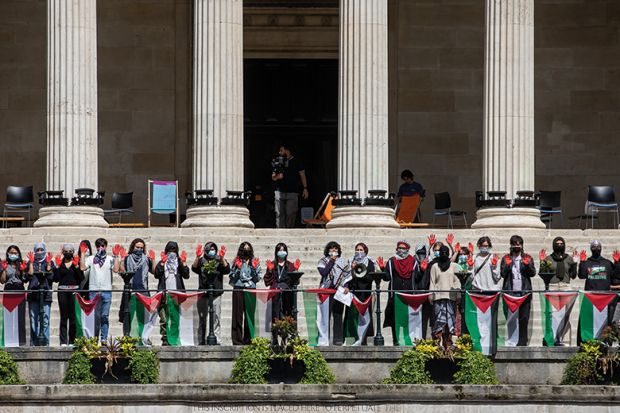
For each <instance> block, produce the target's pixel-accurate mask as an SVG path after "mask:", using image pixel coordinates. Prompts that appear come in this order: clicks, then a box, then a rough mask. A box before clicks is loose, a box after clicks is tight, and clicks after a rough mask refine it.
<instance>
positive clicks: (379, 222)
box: [325, 206, 400, 229]
mask: <svg viewBox="0 0 620 413" xmlns="http://www.w3.org/2000/svg"><path fill="white" fill-rule="evenodd" d="M325 227H326V228H327V229H334V228H400V225H398V223H397V222H396V219H395V218H394V209H393V208H390V207H378V206H346V207H336V208H334V210H333V211H332V220H331V221H329V222H328V223H327V225H326V226H325Z"/></svg>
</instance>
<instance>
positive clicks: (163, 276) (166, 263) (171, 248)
mask: <svg viewBox="0 0 620 413" xmlns="http://www.w3.org/2000/svg"><path fill="white" fill-rule="evenodd" d="M186 260H187V254H186V253H185V251H183V252H182V253H181V254H179V245H178V244H177V243H176V242H174V241H169V242H168V243H167V244H166V247H165V248H164V252H163V253H162V254H161V260H160V261H159V262H158V263H157V265H156V266H155V278H156V279H157V280H159V281H158V283H157V291H169V290H172V291H181V292H184V291H185V282H184V281H183V279H188V278H189V268H188V267H187V265H186V264H185V261H186ZM164 297H165V296H164ZM167 319H168V305H167V303H166V299H165V298H163V299H162V300H161V302H160V304H159V332H160V333H161V345H162V346H167V345H169V344H168V337H167V333H166V320H167Z"/></svg>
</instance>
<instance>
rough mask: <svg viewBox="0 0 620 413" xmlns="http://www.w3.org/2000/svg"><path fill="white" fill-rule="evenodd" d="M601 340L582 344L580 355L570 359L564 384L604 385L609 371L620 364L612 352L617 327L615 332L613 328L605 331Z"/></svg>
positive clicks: (563, 380)
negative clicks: (605, 376)
mask: <svg viewBox="0 0 620 413" xmlns="http://www.w3.org/2000/svg"><path fill="white" fill-rule="evenodd" d="M601 338H602V340H601V341H599V340H588V341H586V342H584V343H581V348H580V351H579V353H577V354H575V355H574V356H573V357H571V358H570V360H569V361H568V364H567V365H566V368H565V369H564V375H563V376H562V384H570V385H586V384H600V383H603V381H604V375H605V374H606V373H607V371H608V370H610V369H612V368H613V366H614V365H616V366H617V365H618V362H619V358H618V356H617V354H616V353H615V352H612V351H610V350H611V346H612V345H613V344H614V342H615V341H616V340H617V327H616V328H615V330H614V328H613V327H608V328H607V329H605V331H604V332H603V334H602V337H601Z"/></svg>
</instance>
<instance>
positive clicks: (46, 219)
mask: <svg viewBox="0 0 620 413" xmlns="http://www.w3.org/2000/svg"><path fill="white" fill-rule="evenodd" d="M33 226H34V227H35V228H43V227H93V228H108V226H109V225H108V223H107V222H106V220H105V219H103V209H101V208H99V207H92V206H71V207H65V206H48V207H43V208H41V209H40V210H39V219H37V220H36V221H35V222H34V224H33Z"/></svg>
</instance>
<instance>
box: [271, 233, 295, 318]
mask: <svg viewBox="0 0 620 413" xmlns="http://www.w3.org/2000/svg"><path fill="white" fill-rule="evenodd" d="M297 263H299V260H297V261H296V263H295V264H294V263H292V262H291V261H290V260H289V259H288V246H287V245H286V244H285V243H283V242H280V243H278V245H276V248H275V251H274V258H273V261H271V260H267V262H266V266H267V271H266V272H265V279H264V281H265V285H266V286H267V287H269V288H271V289H276V288H277V289H280V290H281V292H280V294H277V295H276V296H274V297H273V299H272V307H271V310H272V311H271V321H272V322H273V320H275V319H282V318H284V317H289V316H292V315H293V294H294V293H293V291H291V290H292V288H293V285H292V284H291V279H290V278H289V276H288V274H289V273H291V272H295V271H297V270H298V269H299V265H298V264H297ZM296 264H297V265H296Z"/></svg>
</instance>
